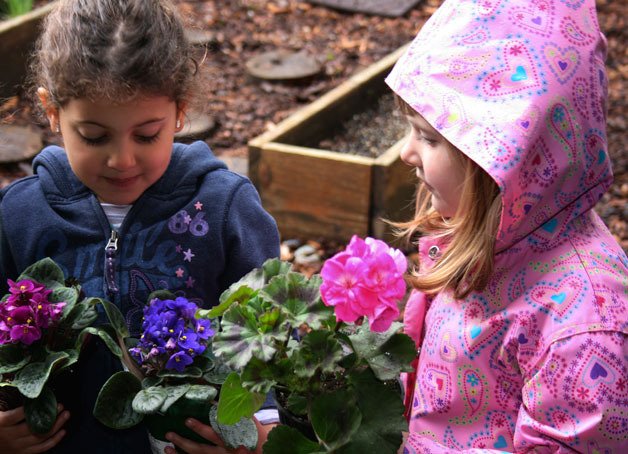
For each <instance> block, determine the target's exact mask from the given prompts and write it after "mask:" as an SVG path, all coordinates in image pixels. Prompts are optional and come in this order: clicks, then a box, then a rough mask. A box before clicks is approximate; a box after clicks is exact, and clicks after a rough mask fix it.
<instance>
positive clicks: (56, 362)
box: [13, 352, 68, 399]
mask: <svg viewBox="0 0 628 454" xmlns="http://www.w3.org/2000/svg"><path fill="white" fill-rule="evenodd" d="M67 358H68V354H67V353H65V352H51V353H50V354H49V355H48V356H47V357H46V360H45V361H43V362H36V363H30V364H27V365H26V366H24V368H23V369H22V370H20V371H19V372H18V373H17V374H15V379H14V380H13V384H14V385H15V386H17V388H18V389H19V390H20V392H21V393H22V394H24V396H26V397H28V398H30V399H34V398H36V397H37V396H39V393H41V390H42V388H43V387H44V384H45V383H46V381H47V380H48V378H49V377H50V373H51V372H52V370H53V369H54V368H55V366H60V365H61V364H62V363H63V362H64V361H66V360H67Z"/></svg>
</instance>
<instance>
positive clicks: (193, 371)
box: [157, 366, 203, 378]
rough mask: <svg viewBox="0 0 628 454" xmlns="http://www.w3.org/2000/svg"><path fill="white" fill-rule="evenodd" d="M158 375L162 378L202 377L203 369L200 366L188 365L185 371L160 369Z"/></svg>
mask: <svg viewBox="0 0 628 454" xmlns="http://www.w3.org/2000/svg"><path fill="white" fill-rule="evenodd" d="M157 376H158V377H161V378H201V377H202V376H203V371H202V370H200V369H199V368H198V367H194V366H188V367H186V368H185V369H183V371H181V372H179V371H176V370H166V369H164V370H160V371H159V372H157Z"/></svg>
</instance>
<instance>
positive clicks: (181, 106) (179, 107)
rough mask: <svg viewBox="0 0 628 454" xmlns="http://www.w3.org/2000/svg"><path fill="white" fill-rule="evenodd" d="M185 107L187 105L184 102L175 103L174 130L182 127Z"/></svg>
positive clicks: (176, 130) (177, 130)
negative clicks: (175, 119)
mask: <svg viewBox="0 0 628 454" xmlns="http://www.w3.org/2000/svg"><path fill="white" fill-rule="evenodd" d="M187 108H188V105H187V103H186V102H180V103H178V104H177V122H176V124H175V128H174V130H175V132H179V131H181V130H182V129H183V125H184V120H185V113H186V111H187Z"/></svg>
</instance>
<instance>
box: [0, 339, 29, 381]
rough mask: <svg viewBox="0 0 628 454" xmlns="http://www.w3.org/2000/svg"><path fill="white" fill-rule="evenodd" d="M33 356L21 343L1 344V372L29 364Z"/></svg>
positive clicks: (14, 369) (4, 372)
mask: <svg viewBox="0 0 628 454" xmlns="http://www.w3.org/2000/svg"><path fill="white" fill-rule="evenodd" d="M30 359H31V357H30V355H29V354H28V351H27V350H25V349H24V348H23V347H22V346H21V345H20V344H5V345H0V374H6V373H9V372H15V371H16V370H19V369H21V368H22V366H24V365H25V364H28V362H29V361H30Z"/></svg>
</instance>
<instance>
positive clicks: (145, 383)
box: [142, 376, 164, 388]
mask: <svg viewBox="0 0 628 454" xmlns="http://www.w3.org/2000/svg"><path fill="white" fill-rule="evenodd" d="M163 381H164V379H163V378H161V377H155V376H152V377H145V378H144V380H142V388H150V387H151V386H157V385H159V384H161V382H163Z"/></svg>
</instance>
